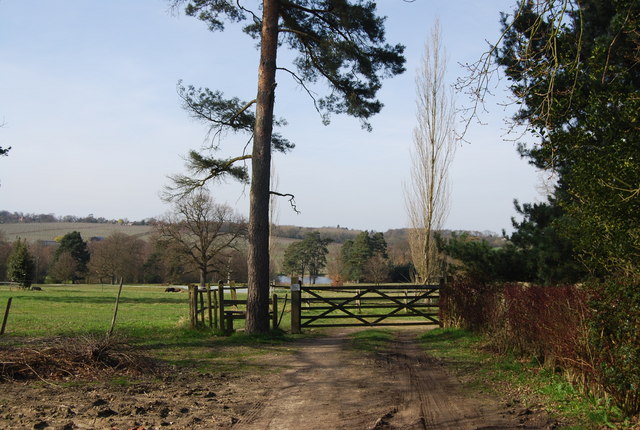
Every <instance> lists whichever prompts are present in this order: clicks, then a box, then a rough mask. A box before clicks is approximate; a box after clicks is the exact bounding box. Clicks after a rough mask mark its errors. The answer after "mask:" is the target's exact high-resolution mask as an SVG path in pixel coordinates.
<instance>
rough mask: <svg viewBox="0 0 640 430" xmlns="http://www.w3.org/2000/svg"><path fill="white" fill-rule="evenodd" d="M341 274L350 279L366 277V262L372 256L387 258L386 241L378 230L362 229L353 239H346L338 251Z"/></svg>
mask: <svg viewBox="0 0 640 430" xmlns="http://www.w3.org/2000/svg"><path fill="white" fill-rule="evenodd" d="M340 253H341V258H342V267H343V269H342V276H343V277H344V278H345V279H350V280H352V281H356V282H359V281H363V280H365V279H366V274H367V263H368V262H369V260H370V259H371V258H372V257H374V256H380V257H382V258H383V259H385V260H386V259H387V258H388V255H387V242H386V241H385V240H384V234H383V233H380V232H375V233H374V232H368V231H363V232H361V233H360V234H358V236H356V238H355V239H353V240H347V241H346V242H345V243H344V245H342V249H341V251H340Z"/></svg>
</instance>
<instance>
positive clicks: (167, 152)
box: [0, 0, 543, 232]
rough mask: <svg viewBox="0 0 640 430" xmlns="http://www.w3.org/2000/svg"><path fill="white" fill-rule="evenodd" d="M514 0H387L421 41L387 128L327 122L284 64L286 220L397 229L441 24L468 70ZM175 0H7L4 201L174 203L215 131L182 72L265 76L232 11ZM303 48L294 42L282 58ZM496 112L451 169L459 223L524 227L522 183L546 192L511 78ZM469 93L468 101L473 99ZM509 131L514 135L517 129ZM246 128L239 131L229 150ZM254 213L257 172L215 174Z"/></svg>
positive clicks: (201, 77)
mask: <svg viewBox="0 0 640 430" xmlns="http://www.w3.org/2000/svg"><path fill="white" fill-rule="evenodd" d="M514 3H515V1H514V0H485V1H481V2H479V1H472V0H453V1H452V0H449V1H442V0H416V1H414V2H412V3H409V2H405V1H402V0H380V1H379V2H378V8H379V11H380V13H381V14H383V15H386V16H387V17H388V18H387V39H388V41H389V42H392V43H402V44H404V45H406V57H407V72H406V73H405V74H404V75H402V76H399V77H395V78H393V79H391V80H387V81H385V83H384V86H383V89H382V90H381V92H380V93H379V96H380V100H381V101H382V102H383V103H384V104H385V107H384V109H383V112H382V113H381V114H380V115H378V116H377V117H375V118H374V119H373V121H372V125H373V132H371V133H368V132H366V131H363V130H362V129H361V127H360V124H359V123H358V121H357V120H355V119H353V118H349V117H340V116H334V117H333V118H332V122H331V125H329V126H323V125H322V123H321V121H320V118H319V117H318V115H317V113H316V112H315V111H314V109H313V105H312V103H311V101H310V100H309V99H308V97H307V96H306V95H305V93H304V92H303V91H302V90H301V89H300V88H299V87H298V86H297V85H296V84H295V83H294V82H292V81H291V79H290V78H289V77H287V76H286V75H281V76H280V77H279V79H278V80H279V84H278V91H277V95H276V113H277V114H278V115H279V116H282V117H285V118H286V119H287V120H288V123H289V125H288V126H287V127H285V128H284V129H282V130H281V131H282V133H283V134H284V135H285V136H286V137H287V138H289V139H290V140H291V141H293V142H294V143H296V149H295V150H294V151H293V152H291V153H289V154H286V155H281V154H276V155H275V156H274V163H275V167H276V171H277V176H278V179H277V183H278V191H280V192H283V193H293V194H295V195H296V197H297V198H296V201H297V204H298V208H299V209H300V210H301V212H302V213H301V214H300V215H296V214H295V213H293V212H292V211H291V210H290V209H289V208H288V206H287V203H286V201H282V202H280V203H279V216H278V221H279V223H280V224H295V225H302V226H309V227H321V226H336V225H341V226H343V227H349V228H359V229H369V230H378V231H385V230H387V229H389V228H401V227H404V226H406V224H407V222H406V215H405V210H404V199H403V183H404V182H407V180H408V178H409V172H408V169H409V164H410V163H409V148H410V145H411V134H412V129H413V127H414V125H415V119H414V115H415V103H414V100H415V85H414V78H415V71H416V69H417V67H418V65H419V63H420V59H421V57H422V51H423V47H424V44H425V42H426V41H427V37H428V35H429V34H430V29H431V26H432V25H433V22H434V20H435V19H436V18H438V19H439V20H440V24H441V29H442V33H443V43H444V45H445V47H446V49H447V54H448V58H449V77H450V79H451V80H452V81H453V80H454V79H455V78H456V76H459V75H462V74H463V73H464V71H463V70H462V69H461V68H460V67H459V66H458V63H464V62H471V61H474V60H475V59H477V58H478V57H479V56H480V55H481V54H482V52H483V51H484V50H485V49H486V46H487V44H486V41H487V40H489V41H492V40H495V39H496V37H497V36H498V34H499V24H498V20H499V12H500V11H506V10H511V8H512V5H513V4H514ZM168 5H169V3H168V2H167V1H164V0H136V1H130V0H111V1H108V2H107V1H103V0H60V1H35V0H0V123H2V122H4V123H5V125H4V127H2V128H0V146H3V147H6V146H12V147H13V149H12V150H11V153H10V156H9V157H3V158H2V159H0V209H4V210H9V211H22V212H34V213H55V214H56V215H67V214H72V215H79V216H84V215H88V214H90V213H91V214H94V215H95V216H96V217H98V216H101V217H105V218H129V219H130V220H138V219H143V218H147V217H157V216H160V215H162V214H163V213H164V212H166V211H167V210H168V206H167V205H166V204H165V203H163V202H162V201H161V200H160V198H159V193H160V191H161V190H162V187H163V186H164V185H165V184H167V183H168V181H167V175H171V174H176V173H183V172H184V161H183V157H184V156H185V154H186V153H187V152H188V151H189V150H190V149H198V148H200V147H201V146H202V145H203V144H206V143H207V142H206V128H205V127H204V126H203V125H202V124H200V123H198V122H195V121H194V120H192V119H191V118H189V116H188V115H187V113H186V112H185V111H183V110H182V109H181V107H180V101H179V98H178V96H177V93H176V84H177V82H178V81H179V80H181V79H182V80H183V81H184V83H185V84H193V85H195V86H203V87H209V88H211V89H218V90H221V91H223V92H224V93H225V95H228V96H237V97H239V98H241V99H244V100H250V99H252V98H253V97H254V96H255V92H256V76H257V59H258V57H257V51H256V49H255V42H254V41H253V40H251V39H250V38H248V37H247V36H245V35H244V34H242V33H241V32H240V31H239V30H238V29H237V28H235V27H233V26H231V27H229V28H228V29H227V31H225V32H224V33H220V32H217V33H211V32H209V31H208V30H207V29H206V26H205V25H204V24H203V23H202V22H200V21H197V20H196V19H194V18H191V17H186V16H184V15H183V14H178V15H176V14H172V13H170V11H169V7H168ZM288 58H290V55H288V54H287V53H286V52H281V53H279V59H280V64H282V65H286V63H287V59H288ZM495 93H496V97H495V98H494V99H492V100H491V103H489V105H488V108H489V112H488V113H486V114H484V115H483V120H484V122H485V123H486V124H485V125H482V126H481V125H474V126H472V127H471V129H470V131H469V133H468V134H467V140H468V141H469V143H463V144H461V146H460V147H459V149H458V151H457V154H456V158H455V160H454V163H453V166H452V170H451V183H452V198H451V211H450V214H449V217H448V220H447V222H446V225H445V226H446V227H447V228H452V229H469V230H491V231H495V232H499V231H500V230H501V229H502V228H507V229H508V228H509V226H510V221H509V219H510V217H511V216H513V215H514V211H513V205H512V201H513V199H514V198H517V199H519V200H520V201H523V202H529V201H535V200H541V199H542V198H543V197H542V196H541V195H540V193H539V190H538V185H539V183H540V178H539V174H538V173H537V172H536V171H535V170H534V169H533V168H532V167H530V166H529V165H528V164H527V163H526V161H525V160H521V159H520V158H519V156H518V155H517V153H516V150H515V145H514V143H513V142H512V141H510V140H509V139H510V138H509V137H506V136H505V125H504V121H503V120H504V118H506V117H508V116H509V115H510V113H509V111H508V110H505V108H504V107H502V106H501V105H500V103H503V102H504V101H505V100H506V94H504V93H502V92H501V91H500V88H497V89H496V90H495ZM465 102H466V100H465V99H464V97H460V98H459V100H458V104H459V105H461V104H463V103H465ZM505 139H507V140H505ZM243 142H244V140H242V139H237V138H235V137H234V136H227V139H226V141H225V142H224V145H223V146H224V148H223V150H222V152H221V154H222V155H225V154H227V155H232V154H236V153H238V151H241V147H242V145H243ZM211 191H212V194H213V196H214V198H215V199H216V200H217V201H219V202H224V203H228V204H230V205H232V206H234V207H236V208H237V210H238V211H239V212H241V213H243V214H245V215H248V203H247V200H248V188H246V187H243V186H241V185H239V184H235V183H232V182H228V183H222V184H216V185H214V186H213V187H212V188H211Z"/></svg>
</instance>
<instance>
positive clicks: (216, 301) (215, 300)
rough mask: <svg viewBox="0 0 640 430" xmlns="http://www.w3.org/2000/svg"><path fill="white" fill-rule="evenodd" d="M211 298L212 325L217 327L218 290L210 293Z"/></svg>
mask: <svg viewBox="0 0 640 430" xmlns="http://www.w3.org/2000/svg"><path fill="white" fill-rule="evenodd" d="M212 296H213V297H212V298H213V327H215V328H216V329H217V328H219V325H218V292H217V291H216V293H215V294H212Z"/></svg>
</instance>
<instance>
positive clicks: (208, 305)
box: [207, 284, 213, 328]
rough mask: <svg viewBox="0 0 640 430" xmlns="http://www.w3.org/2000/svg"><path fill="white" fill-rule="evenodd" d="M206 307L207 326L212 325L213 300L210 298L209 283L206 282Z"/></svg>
mask: <svg viewBox="0 0 640 430" xmlns="http://www.w3.org/2000/svg"><path fill="white" fill-rule="evenodd" d="M207 307H208V308H209V327H210V328H211V327H213V300H212V299H211V285H209V284H207Z"/></svg>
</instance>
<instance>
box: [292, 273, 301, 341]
mask: <svg viewBox="0 0 640 430" xmlns="http://www.w3.org/2000/svg"><path fill="white" fill-rule="evenodd" d="M301 305H302V300H301V291H300V284H291V333H293V334H300V332H301V330H300V311H301V309H300V307H301Z"/></svg>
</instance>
